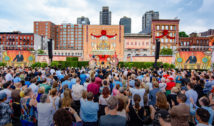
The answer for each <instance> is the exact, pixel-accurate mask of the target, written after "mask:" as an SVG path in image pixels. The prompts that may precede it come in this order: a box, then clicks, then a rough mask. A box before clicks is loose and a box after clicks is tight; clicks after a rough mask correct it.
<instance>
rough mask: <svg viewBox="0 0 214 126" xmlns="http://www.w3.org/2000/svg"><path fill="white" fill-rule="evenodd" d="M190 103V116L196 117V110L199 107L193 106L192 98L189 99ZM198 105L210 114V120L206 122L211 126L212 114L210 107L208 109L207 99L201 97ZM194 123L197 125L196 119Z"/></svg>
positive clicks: (213, 115)
mask: <svg viewBox="0 0 214 126" xmlns="http://www.w3.org/2000/svg"><path fill="white" fill-rule="evenodd" d="M190 102H191V103H190V114H191V115H193V116H195V115H196V111H197V109H199V107H198V106H197V105H196V104H195V102H194V100H193V98H191V99H190ZM199 104H200V106H201V108H203V109H206V110H207V111H208V112H209V113H210V118H209V120H208V123H209V124H210V125H212V123H213V117H214V112H213V109H212V107H209V105H210V101H209V99H208V98H207V97H205V96H204V97H201V98H200V99H199ZM196 123H198V120H197V118H196Z"/></svg>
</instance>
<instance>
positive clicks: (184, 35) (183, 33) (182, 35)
mask: <svg viewBox="0 0 214 126" xmlns="http://www.w3.org/2000/svg"><path fill="white" fill-rule="evenodd" d="M179 37H189V35H187V34H186V32H184V31H182V32H179Z"/></svg>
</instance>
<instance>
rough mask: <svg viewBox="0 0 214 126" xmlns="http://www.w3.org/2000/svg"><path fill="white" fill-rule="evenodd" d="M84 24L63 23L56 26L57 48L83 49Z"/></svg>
mask: <svg viewBox="0 0 214 126" xmlns="http://www.w3.org/2000/svg"><path fill="white" fill-rule="evenodd" d="M82 49H83V25H81V24H78V25H77V24H75V25H74V24H70V23H68V24H61V25H57V26H56V39H55V50H82Z"/></svg>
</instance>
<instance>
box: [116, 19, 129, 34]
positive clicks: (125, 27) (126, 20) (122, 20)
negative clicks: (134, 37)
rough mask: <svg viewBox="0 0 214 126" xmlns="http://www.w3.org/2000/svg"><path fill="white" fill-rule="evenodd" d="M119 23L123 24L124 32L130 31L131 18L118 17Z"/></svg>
mask: <svg viewBox="0 0 214 126" xmlns="http://www.w3.org/2000/svg"><path fill="white" fill-rule="evenodd" d="M119 24H120V25H124V33H131V18H128V17H126V16H124V17H123V18H120V22H119Z"/></svg>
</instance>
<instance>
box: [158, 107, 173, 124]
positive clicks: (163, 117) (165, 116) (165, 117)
mask: <svg viewBox="0 0 214 126" xmlns="http://www.w3.org/2000/svg"><path fill="white" fill-rule="evenodd" d="M157 115H158V117H159V122H160V124H161V125H164V124H165V123H170V122H171V118H170V114H169V112H168V111H167V110H164V109H162V110H159V111H158V112H157Z"/></svg>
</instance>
